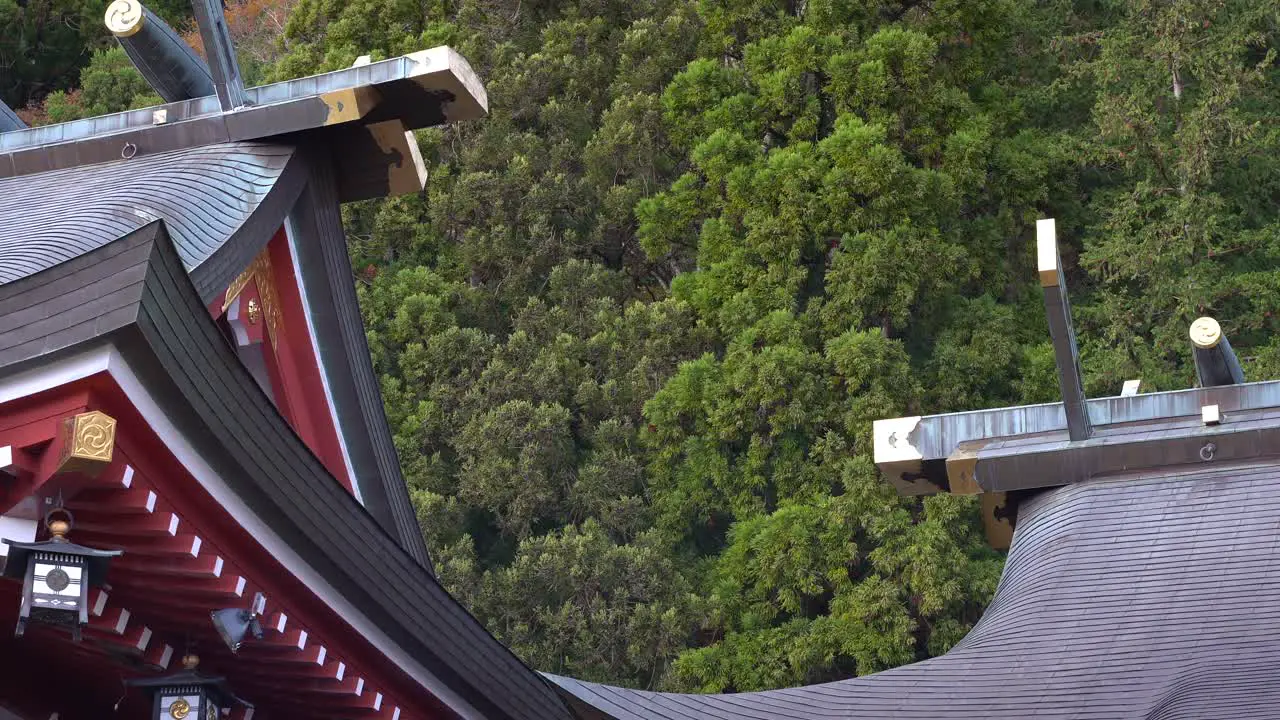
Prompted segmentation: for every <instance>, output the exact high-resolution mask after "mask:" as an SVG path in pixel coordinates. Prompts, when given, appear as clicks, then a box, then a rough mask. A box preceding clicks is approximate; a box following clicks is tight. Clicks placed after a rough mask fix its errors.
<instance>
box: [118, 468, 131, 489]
mask: <svg viewBox="0 0 1280 720" xmlns="http://www.w3.org/2000/svg"><path fill="white" fill-rule="evenodd" d="M120 485H121V486H123V487H124V488H125V489H126V490H128V489H129V488H131V487H133V466H132V465H125V466H124V472H123V473H121V474H120Z"/></svg>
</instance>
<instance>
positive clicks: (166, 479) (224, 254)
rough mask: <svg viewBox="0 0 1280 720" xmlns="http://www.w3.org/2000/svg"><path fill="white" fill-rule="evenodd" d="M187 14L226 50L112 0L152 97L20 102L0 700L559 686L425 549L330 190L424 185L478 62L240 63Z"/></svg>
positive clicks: (526, 708) (201, 11)
mask: <svg viewBox="0 0 1280 720" xmlns="http://www.w3.org/2000/svg"><path fill="white" fill-rule="evenodd" d="M196 16H197V21H198V23H199V27H200V30H201V32H202V34H203V39H204V46H205V47H206V48H213V52H211V53H210V54H209V57H208V60H207V63H206V61H205V60H203V59H201V58H200V57H199V56H197V55H196V54H195V53H194V52H192V51H191V50H190V49H189V48H187V47H186V46H185V45H184V44H182V41H181V39H180V38H178V36H177V35H176V33H174V32H173V31H172V30H171V29H170V28H168V27H167V26H165V25H164V24H163V22H161V21H160V20H159V19H158V18H157V17H156V16H154V15H153V14H151V13H150V12H149V11H147V10H146V9H145V8H143V7H142V6H141V5H139V4H138V3H137V2H136V1H135V0H118V1H117V2H115V3H113V4H112V5H111V6H110V8H109V9H108V10H107V17H106V21H107V25H108V27H109V28H110V29H111V30H112V31H113V32H114V33H115V34H116V36H117V37H118V38H119V39H120V42H121V43H122V44H123V45H124V46H125V49H126V50H127V51H128V53H129V55H130V57H132V58H133V59H134V61H135V64H136V65H137V66H138V68H139V69H140V70H141V71H142V72H143V74H144V76H145V77H147V79H148V80H149V81H150V82H151V83H152V85H153V86H154V87H155V88H156V90H157V92H159V93H161V95H162V96H163V97H164V99H165V100H166V101H167V103H166V104H165V105H163V106H160V107H155V108H147V109H145V110H138V111H131V112H125V113H120V114H116V115H110V116H105V117H96V118H92V119H89V120H84V121H77V122H71V123H65V124H62V125H53V126H48V127H38V128H26V127H24V126H23V125H22V124H21V121H20V120H18V119H17V117H16V116H15V115H14V114H13V113H12V112H9V111H8V109H7V108H6V109H4V112H0V131H3V132H0V537H3V538H4V539H5V540H6V541H7V542H6V543H5V544H3V545H0V553H3V556H4V557H3V558H0V561H3V562H4V563H5V565H6V575H8V576H10V579H8V580H3V581H0V628H3V630H0V717H18V718H24V719H26V720H46V719H48V718H53V717H56V718H59V719H60V720H72V719H79V718H85V719H86V720H87V719H89V718H94V719H100V718H104V717H122V718H143V717H151V716H152V715H158V716H160V717H172V718H175V720H182V718H184V717H187V716H192V717H200V718H202V720H203V718H205V717H206V715H205V713H204V712H203V708H202V706H200V704H199V700H198V698H196V697H195V696H194V695H191V696H190V697H188V695H190V694H191V693H193V692H197V691H198V690H199V689H200V688H202V687H206V686H205V685H201V683H202V682H205V681H208V683H212V684H210V685H208V687H214V686H215V685H216V690H217V692H216V693H215V694H216V695H218V700H219V707H217V708H216V709H214V710H213V711H212V712H213V714H214V715H216V716H218V717H224V718H246V719H247V718H249V717H257V718H268V719H270V718H313V717H314V718H371V719H372V718H385V719H387V720H396V719H408V718H452V717H458V718H513V719H514V718H535V717H566V716H567V713H568V711H567V709H566V706H565V704H564V702H563V701H562V700H560V699H559V697H558V696H557V695H556V693H555V692H554V691H553V690H552V689H550V686H549V685H548V684H547V683H546V682H545V681H544V680H542V679H541V678H540V677H539V676H537V675H536V674H534V673H532V672H531V671H530V670H529V669H528V668H526V667H525V666H523V665H522V664H520V662H519V661H518V660H516V658H515V657H514V656H513V655H512V654H511V653H510V652H509V651H507V650H506V649H505V648H503V647H502V646H501V645H500V644H499V643H497V642H496V641H494V640H493V638H492V637H491V636H489V635H488V633H486V632H485V631H484V629H483V628H482V627H480V626H479V624H478V623H477V622H476V621H475V620H474V619H473V618H471V617H470V616H469V615H468V614H467V613H466V612H465V611H464V610H462V609H461V608H460V607H459V606H458V605H457V604H456V603H454V602H453V601H452V599H451V598H449V597H448V595H447V594H446V593H445V592H444V591H443V590H442V589H441V588H440V586H439V585H438V584H437V582H436V580H435V578H434V576H433V574H432V571H431V565H430V560H429V557H428V555H427V552H426V548H425V547H424V544H423V539H422V533H421V531H420V529H419V527H418V523H417V520H416V517H415V514H414V511H413V508H412V507H411V506H410V503H409V497H408V492H407V490H406V488H405V484H404V481H403V479H402V477H401V476H400V471H399V466H398V463H397V459H396V454H395V449H394V447H393V446H392V441H391V436H390V432H389V430H388V427H387V423H386V419H385V417H384V415H383V411H382V406H381V399H380V396H379V391H378V386H377V381H376V378H375V375H374V372H373V369H372V366H371V362H370V359H369V350H368V347H367V346H366V342H365V337H364V331H363V326H362V323H361V318H360V314H359V309H358V307H357V303H356V296H355V290H354V287H353V282H352V278H353V274H352V269H351V267H350V265H349V260H348V256H347V250H346V242H345V238H344V236H343V231H342V224H341V217H340V205H341V204H342V203H344V202H347V201H351V200H360V199H366V198H374V197H385V196H389V195H396V194H402V193H409V192H421V191H422V190H423V187H424V183H425V180H426V174H425V173H426V171H425V168H424V165H423V162H422V159H421V157H420V156H419V155H418V149H417V145H416V142H415V141H414V139H413V136H412V131H413V130H414V129H416V128H420V127H425V126H429V125H438V124H442V123H450V122H455V121H461V120H470V119H474V118H479V117H482V116H483V115H484V114H485V112H486V108H487V99H486V96H485V92H484V89H483V86H482V85H481V83H480V82H479V80H478V79H477V78H476V76H475V74H474V73H473V72H472V70H471V68H470V67H469V65H468V64H467V62H466V61H465V60H464V59H463V58H461V57H460V56H459V55H458V54H457V53H455V52H453V51H452V50H450V49H449V48H435V49H430V50H425V51H423V52H420V53H415V54H412V55H408V56H405V57H399V58H393V59H390V60H384V61H380V62H368V61H367V60H365V59H362V61H358V62H357V64H356V65H355V66H353V67H351V68H349V69H345V70H341V71H338V72H333V73H329V74H326V75H321V76H317V77H311V78H304V79H301V80H294V81H289V82H283V83H277V84H274V85H267V86H262V87H256V88H247V89H246V88H244V87H243V86H242V85H241V83H240V80H239V76H238V71H237V70H236V66H235V61H234V55H233V54H232V53H231V49H230V44H229V42H227V35H226V30H225V27H224V24H223V22H222V13H221V5H220V3H218V2H216V1H215V2H203V1H198V2H197V3H196ZM77 546H84V547H87V548H93V549H96V550H98V551H119V552H120V554H119V555H118V556H117V557H110V558H93V559H91V561H90V565H92V564H93V563H97V562H99V561H102V563H103V565H102V567H103V568H105V575H103V576H101V577H96V576H95V572H94V571H93V570H92V568H91V567H90V566H85V567H81V566H80V565H77V564H76V563H77V562H79V560H76V559H75V558H73V557H71V556H69V555H65V554H58V553H61V552H63V551H66V550H67V549H68V548H72V547H77ZM49 553H53V554H52V555H50V554H49ZM73 561H74V562H73ZM95 567H96V566H95ZM28 570H30V573H28V572H27V571H28ZM29 575H30V576H31V577H28V576H29ZM82 585H83V586H84V588H85V594H84V602H83V605H84V607H83V618H84V619H85V620H86V621H87V622H86V624H85V625H84V626H83V627H80V624H79V621H78V619H77V618H76V615H75V613H67V612H62V611H61V610H60V609H59V608H61V607H67V608H71V607H73V606H76V605H77V598H76V597H75V594H76V592H78V589H79V588H80V587H81V586H82ZM24 596H25V597H24ZM33 598H34V599H33ZM60 598H65V599H60ZM20 614H21V615H22V616H23V622H22V625H23V627H22V632H21V634H20V635H21V636H20V637H17V636H15V633H14V632H11V629H15V628H17V626H18V624H19V616H20ZM76 634H79V635H80V638H79V640H77V639H76V638H75V637H74V635H76ZM228 635H230V637H227V636H228ZM257 635H260V637H257ZM237 644H238V645H239V647H238V648H237V647H236V645H237ZM219 678H220V679H221V680H217V679H219ZM166 683H167V684H168V685H171V686H174V687H173V688H171V689H173V691H174V692H175V693H177V694H171V695H172V696H165V697H163V698H161V697H160V695H163V693H162V692H160V690H163V686H165V685H166ZM175 688H176V689H175ZM183 688H186V689H185V690H184V689H183ZM192 688H195V689H194V690H193V689H192ZM188 691H189V692H188ZM184 693H186V694H185V695H184ZM197 694H198V693H197Z"/></svg>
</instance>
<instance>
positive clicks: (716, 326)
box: [0, 0, 1280, 692]
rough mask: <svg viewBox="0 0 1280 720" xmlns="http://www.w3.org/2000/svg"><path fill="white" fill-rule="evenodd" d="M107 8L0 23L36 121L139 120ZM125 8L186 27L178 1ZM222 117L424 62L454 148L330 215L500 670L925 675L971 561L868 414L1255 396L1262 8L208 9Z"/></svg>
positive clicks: (1277, 149) (284, 2)
mask: <svg viewBox="0 0 1280 720" xmlns="http://www.w3.org/2000/svg"><path fill="white" fill-rule="evenodd" d="M105 4H106V3H105V2H104V1H103V0H25V1H19V0H0V97H3V98H4V100H5V101H6V102H8V103H9V104H10V105H12V106H13V107H15V108H18V109H20V110H21V112H22V114H23V115H24V116H25V117H26V118H27V119H28V120H29V121H31V122H35V123H45V122H56V121H61V120H66V119H71V118H75V117H80V116H84V115H89V114H97V113H102V112H109V111H115V110H121V109H125V108H127V107H130V106H142V105H146V104H149V103H152V102H154V101H155V98H154V97H153V96H152V95H151V93H150V90H149V89H148V88H147V86H146V84H145V83H144V82H143V81H142V80H141V78H140V77H139V76H138V75H137V74H136V72H134V71H133V70H132V68H131V67H130V65H129V63H128V61H127V59H126V58H125V56H124V54H123V52H122V51H121V50H120V49H119V48H116V47H114V46H113V45H112V43H113V41H112V40H111V39H110V38H109V37H108V36H107V35H106V32H105V30H104V28H103V27H102V12H103V10H104V8H105ZM151 6H152V7H153V9H155V10H156V11H157V12H160V13H161V14H162V15H164V16H165V17H166V18H168V19H169V20H170V21H171V22H173V23H174V25H175V26H176V27H178V28H180V29H185V30H186V31H187V32H188V33H190V17H189V13H190V11H189V9H188V8H187V7H185V5H184V3H183V2H182V0H159V1H158V2H153V3H152V4H151ZM228 13H229V16H230V17H231V19H232V23H231V24H232V27H233V31H234V33H235V34H236V38H237V44H238V47H239V51H240V53H241V55H242V58H241V60H242V64H243V66H244V67H245V68H246V74H247V76H248V78H249V79H250V81H251V82H264V81H270V80H276V79H285V78H290V77H297V76H302V75H307V74H312V73H315V72H319V71H325V70H332V69H337V68H341V67H346V66H349V65H351V63H352V62H353V61H354V60H355V59H356V57H357V56H359V55H364V54H372V55H373V57H374V59H380V58H384V57H391V56H395V55H398V54H401V53H406V52H411V51H415V50H419V49H423V48H427V47H432V46H436V45H444V44H448V45H452V46H454V47H456V48H457V49H458V50H459V51H460V52H461V53H462V54H463V55H464V56H466V57H467V58H468V59H469V60H470V62H471V63H472V65H473V66H474V67H475V69H476V71H477V72H478V74H479V75H480V77H481V78H482V79H483V80H484V82H485V84H486V86H487V89H488V92H489V97H490V104H491V112H490V115H489V117H488V118H487V119H484V120H479V121H474V122H469V123H465V124H461V125H457V126H451V127H449V128H447V129H432V130H426V131H421V132H419V133H418V138H419V142H420V144H421V148H422V151H423V155H424V157H425V158H426V159H427V161H428V165H429V168H430V173H431V175H430V182H429V186H428V188H427V190H426V191H425V192H423V193H422V194H420V195H409V196H402V197H398V198H395V199H392V200H387V201H377V202H367V203H362V204H356V205H351V206H348V207H347V208H346V209H345V219H346V223H347V231H348V234H349V237H350V241H351V257H352V261H353V266H354V267H355V269H356V276H355V277H354V278H353V282H355V283H357V285H358V288H359V292H360V296H361V300H362V307H363V310H364V314H365V320H366V323H367V327H368V338H369V344H370V347H371V350H372V353H373V358H374V362H375V366H376V367H377V369H378V371H379V372H380V374H381V376H382V384H383V391H384V393H385V397H386V404H387V407H386V409H387V414H388V417H389V419H390V422H391V426H392V428H393V431H394V433H395V440H396V443H397V447H398V449H399V453H400V458H401V461H402V464H403V466H404V471H405V475H406V477H407V480H408V483H409V486H410V490H411V493H412V495H413V498H414V501H415V505H416V507H417V509H418V513H419V518H420V521H421V524H422V527H423V530H424V532H425V533H426V536H427V541H428V545H429V547H430V548H431V550H432V553H433V557H434V559H435V562H436V569H437V572H438V574H439V577H440V580H441V581H442V582H443V583H444V585H445V586H446V587H447V588H448V589H449V590H450V591H451V592H452V593H453V594H454V595H455V596H456V597H457V598H458V599H459V600H460V601H462V602H463V603H464V604H465V605H466V606H467V607H468V608H469V609H470V610H471V612H472V613H474V614H475V615H476V617H478V618H479V619H480V621H481V622H483V623H484V624H485V625H486V626H487V627H488V628H489V629H490V630H491V631H492V632H493V633H494V634H495V635H496V636H497V637H498V638H499V639H501V640H502V641H503V642H505V643H507V644H508V645H510V646H511V647H512V648H513V649H514V651H515V652H516V653H517V654H518V655H519V656H520V657H521V658H522V659H523V660H525V661H526V662H527V663H528V664H529V665H531V666H533V667H535V668H537V669H539V670H545V671H549V672H554V673H561V674H568V675H573V676H576V677H579V678H583V679H587V680H597V681H608V682H611V683H617V684H623V685H628V686H633V687H643V688H653V689H663V690H677V691H694V692H701V691H744V690H755V689H762V688H773V687H780V686H785V685H792V684H798V683H812V682H821V681H827V680H833V679H838V678H844V677H849V676H852V675H861V674H866V673H871V672H876V671H878V670H882V669H885V668H889V667H893V666H896V665H900V664H903V663H909V662H913V661H916V660H920V659H923V658H927V657H931V656H934V655H937V654H939V653H942V652H945V651H946V650H947V649H948V648H949V647H951V646H952V645H953V644H955V643H956V642H957V641H959V640H960V638H962V637H963V636H964V634H965V633H966V632H967V630H968V629H969V628H970V627H972V626H973V624H974V623H975V622H976V621H977V619H978V618H979V616H980V615H981V613H982V610H983V605H984V603H985V602H986V600H987V598H989V597H990V595H991V593H992V592H993V590H994V588H995V586H996V583H997V582H998V580H999V575H1000V570H1001V566H1002V562H1003V558H1002V557H1001V555H1000V554H998V553H996V552H994V551H992V550H990V549H989V548H988V547H987V545H986V543H985V540H984V539H983V534H982V526H981V522H980V520H979V517H978V512H977V509H976V504H975V502H974V501H973V500H972V499H971V498H962V497H955V496H945V495H944V496H935V497H930V498H928V499H925V500H923V501H921V500H919V499H900V498H898V497H897V496H896V494H895V493H894V492H893V491H892V490H891V488H890V487H889V486H888V484H887V483H885V482H884V481H882V480H881V479H880V478H879V477H878V476H877V472H876V469H875V467H874V465H873V464H872V460H871V442H870V429H871V423H872V421H873V420H876V419H880V418H885V417H895V416H900V415H907V414H928V413H937V412H948V411H958V410H968V409H977V408H983V407H993V406H1000V405H1006V404H1019V403H1027V402H1044V401H1053V400H1056V399H1058V388H1057V381H1056V372H1055V368H1054V357H1053V351H1052V347H1051V345H1050V342H1049V332H1048V326H1047V322H1046V320H1045V317H1044V309H1043V306H1042V300H1041V295H1040V289H1039V287H1038V285H1037V284H1036V283H1035V267H1034V262H1035V258H1034V223H1035V220H1036V219H1038V218H1042V217H1054V218H1056V219H1057V227H1058V233H1059V240H1060V242H1062V243H1064V254H1065V258H1064V260H1065V263H1066V265H1067V267H1068V270H1069V272H1068V276H1067V277H1068V284H1069V286H1070V290H1071V295H1072V302H1073V306H1074V314H1075V322H1076V330H1077V333H1078V335H1079V340H1080V346H1081V354H1082V365H1083V371H1084V375H1085V380H1086V385H1087V392H1088V393H1089V395H1090V396H1104V395H1114V394H1118V393H1119V390H1120V386H1121V384H1122V383H1123V382H1124V381H1125V380H1128V379H1133V378H1141V379H1142V382H1143V389H1144V390H1147V391H1149V390H1162V389H1176V388H1182V387H1188V386H1190V385H1192V384H1193V380H1194V367H1193V365H1192V363H1191V355H1190V352H1189V349H1188V342H1187V327H1188V325H1189V323H1190V322H1191V321H1192V320H1193V319H1194V318H1195V317H1197V316H1199V315H1203V314H1210V315H1214V316H1215V317H1217V318H1218V319H1219V320H1220V321H1221V322H1222V325H1223V328H1224V331H1225V332H1226V334H1227V335H1228V336H1229V337H1230V338H1231V342H1232V344H1233V345H1234V346H1235V348H1236V349H1237V352H1238V353H1239V354H1240V356H1241V359H1242V362H1243V363H1244V366H1245V371H1246V374H1247V375H1248V377H1249V379H1251V380H1257V379H1266V378H1274V377H1280V338H1277V334H1276V329H1277V325H1278V323H1280V318H1277V317H1274V316H1273V313H1274V312H1275V311H1276V310H1277V309H1280V280H1278V278H1280V275H1277V268H1278V267H1280V126H1278V125H1277V122H1276V117H1277V112H1274V111H1280V71H1278V69H1277V64H1276V59H1277V58H1276V50H1277V47H1280V1H1278V0H1092V1H1091V0H1077V1H1076V2H1069V1H1067V0H1047V1H1045V2H1030V0H905V1H901V2H895V1H891V0H884V1H878V0H626V1H622V0H559V1H558V2H551V1H549V0H241V1H237V0H232V2H231V4H230V6H229V8H228Z"/></svg>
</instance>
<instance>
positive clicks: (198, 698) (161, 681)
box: [126, 653, 238, 720]
mask: <svg viewBox="0 0 1280 720" xmlns="http://www.w3.org/2000/svg"><path fill="white" fill-rule="evenodd" d="M199 664H200V658H199V657H198V656H196V655H192V654H190V653H188V654H187V655H186V656H185V657H183V658H182V667H183V670H182V671H181V672H178V673H174V674H173V675H165V676H164V677H157V678H143V679H138V680H129V681H127V683H126V684H128V685H129V686H130V687H141V688H146V689H148V690H150V691H151V718H152V720H218V718H219V717H221V713H222V712H223V711H224V710H229V709H230V708H231V706H232V704H233V703H235V702H238V701H237V700H236V697H235V696H234V695H232V694H231V691H230V690H229V689H228V688H227V681H226V678H221V677H211V676H208V675H204V674H203V673H201V672H199V671H197V670H196V667H198V666H199Z"/></svg>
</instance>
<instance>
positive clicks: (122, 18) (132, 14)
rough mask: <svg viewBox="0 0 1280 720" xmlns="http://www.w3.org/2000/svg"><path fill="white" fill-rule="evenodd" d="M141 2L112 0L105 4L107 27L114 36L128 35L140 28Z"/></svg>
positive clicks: (141, 16) (136, 0)
mask: <svg viewBox="0 0 1280 720" xmlns="http://www.w3.org/2000/svg"><path fill="white" fill-rule="evenodd" d="M143 17H144V15H143V12H142V3H140V2H138V0H114V1H113V2H112V3H111V4H110V5H108V6H107V14H106V18H105V19H106V23H107V29H108V30H110V31H111V34H112V35H115V36H116V37H129V36H131V35H133V34H135V33H137V32H138V31H139V30H141V29H142V18H143Z"/></svg>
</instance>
